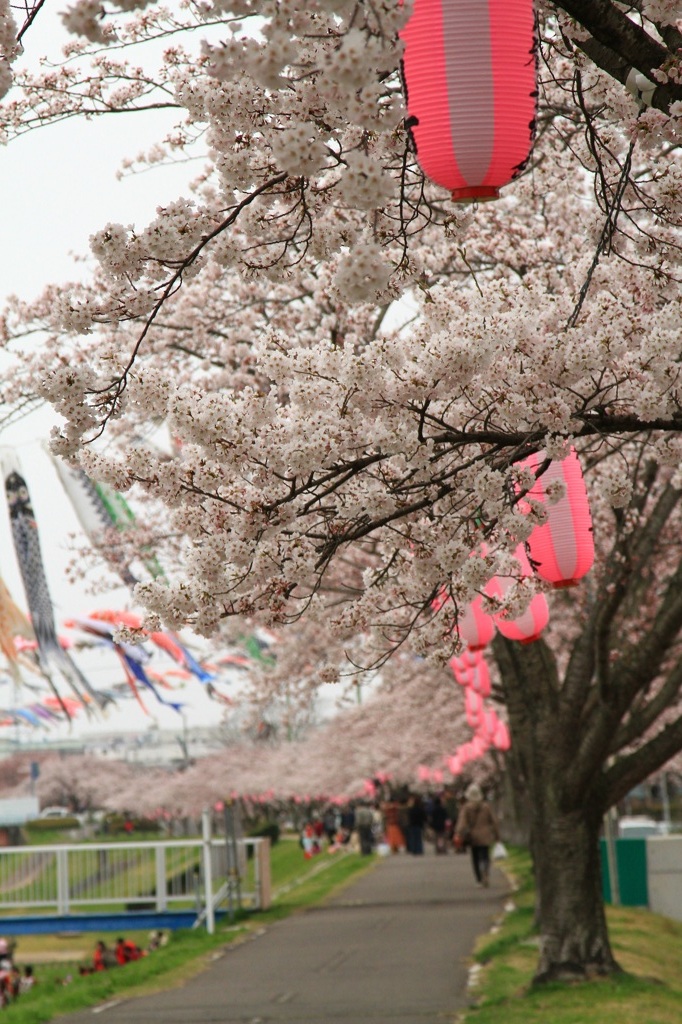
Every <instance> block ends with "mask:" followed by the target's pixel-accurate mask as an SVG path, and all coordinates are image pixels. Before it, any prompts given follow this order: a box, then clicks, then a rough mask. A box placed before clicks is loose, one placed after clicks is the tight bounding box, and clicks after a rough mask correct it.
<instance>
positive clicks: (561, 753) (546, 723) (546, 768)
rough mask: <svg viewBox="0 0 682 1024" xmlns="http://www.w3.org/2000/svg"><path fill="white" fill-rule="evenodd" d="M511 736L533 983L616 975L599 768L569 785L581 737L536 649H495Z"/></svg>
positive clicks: (503, 645) (543, 652)
mask: <svg viewBox="0 0 682 1024" xmlns="http://www.w3.org/2000/svg"><path fill="white" fill-rule="evenodd" d="M495 654H496V657H497V661H498V665H499V667H500V672H501V675H502V679H503V686H504V690H505V699H506V703H507V710H508V713H509V724H510V730H511V735H512V750H513V758H512V760H513V764H514V768H515V771H514V773H513V774H514V776H516V775H517V773H518V778H519V779H520V783H517V784H521V785H522V786H523V787H524V789H525V794H524V795H525V797H526V799H527V801H528V804H529V806H530V821H531V830H530V834H531V842H530V846H531V854H532V857H533V866H534V870H535V882H536V890H537V927H538V931H539V937H540V958H539V963H538V967H537V972H536V977H535V980H536V981H537V982H540V981H549V980H553V979H576V978H587V977H591V976H592V975H595V974H608V973H611V972H614V971H618V970H619V969H620V968H619V967H618V964H617V963H616V960H615V959H614V957H613V954H612V952H611V947H610V944H609V937H608V932H607V927H606V918H605V913H604V903H603V897H602V888H601V869H600V862H599V830H600V826H601V820H602V816H603V812H604V803H603V775H602V771H601V768H599V769H598V770H597V771H596V772H595V773H594V774H593V775H592V777H590V778H588V779H587V780H586V781H585V783H584V785H581V786H579V787H576V786H575V785H572V784H571V780H572V779H574V778H575V774H574V768H575V764H576V758H577V757H578V756H579V755H578V744H579V737H578V736H577V735H576V730H575V727H574V726H573V727H572V725H571V723H572V716H573V711H572V709H571V707H570V706H569V705H568V703H567V700H566V694H565V692H563V691H562V688H561V685H560V683H559V680H558V677H557V672H556V663H555V661H554V659H553V657H552V655H551V652H550V651H549V648H547V647H546V646H545V645H544V644H543V643H542V641H539V642H537V643H535V644H533V645H532V646H531V647H529V648H527V649H525V650H523V649H520V647H519V646H516V647H513V646H511V645H510V644H509V643H507V642H503V641H496V642H495Z"/></svg>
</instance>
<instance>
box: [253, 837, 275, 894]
mask: <svg viewBox="0 0 682 1024" xmlns="http://www.w3.org/2000/svg"><path fill="white" fill-rule="evenodd" d="M255 854H256V863H257V865H258V889H257V892H258V909H259V910H267V909H268V907H270V906H271V905H272V879H271V875H270V838H269V837H268V836H264V837H263V838H262V839H261V840H260V841H259V842H258V845H257V846H256V849H255Z"/></svg>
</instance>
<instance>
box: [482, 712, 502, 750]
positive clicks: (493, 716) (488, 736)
mask: <svg viewBox="0 0 682 1024" xmlns="http://www.w3.org/2000/svg"><path fill="white" fill-rule="evenodd" d="M498 724H499V718H498V717H497V712H496V711H495V709H494V708H490V710H488V711H486V710H485V708H483V710H482V713H481V717H480V721H479V725H478V729H477V734H478V735H479V736H480V737H481V739H482V740H484V741H485V742H486V743H493V742H494V738H495V732H496V730H497V726H498Z"/></svg>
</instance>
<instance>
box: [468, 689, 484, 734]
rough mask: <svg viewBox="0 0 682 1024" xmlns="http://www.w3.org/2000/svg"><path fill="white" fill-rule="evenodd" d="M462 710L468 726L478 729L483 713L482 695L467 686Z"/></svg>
mask: <svg viewBox="0 0 682 1024" xmlns="http://www.w3.org/2000/svg"><path fill="white" fill-rule="evenodd" d="M464 710H465V713H466V716H467V725H468V726H469V728H470V729H478V727H479V726H480V724H481V721H482V718H483V715H484V714H485V711H484V705H483V697H481V695H480V693H476V691H475V690H472V689H471V687H469V686H468V687H467V689H466V692H465V694H464Z"/></svg>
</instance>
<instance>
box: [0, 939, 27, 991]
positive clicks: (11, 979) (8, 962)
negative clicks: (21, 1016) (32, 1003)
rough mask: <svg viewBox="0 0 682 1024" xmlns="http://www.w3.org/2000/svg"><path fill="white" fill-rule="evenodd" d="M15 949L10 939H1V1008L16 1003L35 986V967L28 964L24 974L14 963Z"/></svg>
mask: <svg viewBox="0 0 682 1024" xmlns="http://www.w3.org/2000/svg"><path fill="white" fill-rule="evenodd" d="M14 949H15V947H14V944H13V943H10V941H9V940H8V939H5V938H0V1007H4V1006H8V1005H9V1004H10V1003H13V1002H16V1000H17V999H18V998H19V996H20V995H21V994H22V993H24V992H28V991H29V989H31V988H33V986H34V985H35V977H34V975H33V967H32V966H31V964H26V965H25V967H24V970H23V973H22V971H20V969H19V967H18V966H17V965H16V963H15V962H14Z"/></svg>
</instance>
